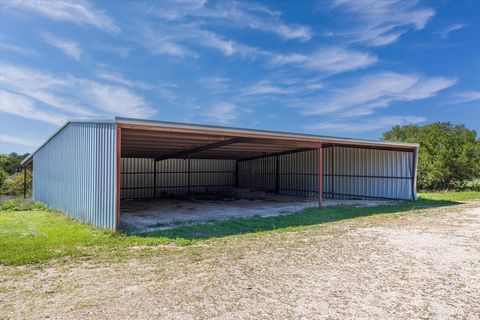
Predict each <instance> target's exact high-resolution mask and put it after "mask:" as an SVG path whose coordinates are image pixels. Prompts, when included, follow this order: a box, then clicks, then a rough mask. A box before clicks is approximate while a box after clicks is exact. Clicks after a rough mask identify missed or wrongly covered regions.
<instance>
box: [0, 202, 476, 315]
mask: <svg viewBox="0 0 480 320" xmlns="http://www.w3.org/2000/svg"><path fill="white" fill-rule="evenodd" d="M0 286H1V287H0V318H5V319H29V318H35V319H45V318H50V319H82V318H89V319H92V318H95V319H152V318H157V319H324V318H333V319H345V318H347V319H351V318H356V319H372V318H374V319H411V318H416V319H450V318H456V319H479V315H480V202H478V201H477V202H470V203H467V204H462V205H457V206H451V207H442V208H436V209H426V210H422V211H416V212H407V213H401V214H391V215H382V216H372V217H366V218H359V219H352V220H347V221H342V222H337V223H331V224H325V225H323V226H313V227H308V228H305V229H302V230H293V231H288V232H269V233H260V234H253V235H243V236H236V237H229V238H224V239H221V240H212V241H206V242H200V243H198V244H194V245H191V246H186V247H177V246H166V247H161V248H156V249H150V250H149V249H148V248H134V249H132V252H131V255H130V258H128V259H127V260H121V261H117V262H114V261H111V260H110V259H98V258H95V259H94V258H90V259H71V260H66V261H65V260H62V261H50V262H48V263H46V264H41V265H32V266H23V267H0Z"/></svg>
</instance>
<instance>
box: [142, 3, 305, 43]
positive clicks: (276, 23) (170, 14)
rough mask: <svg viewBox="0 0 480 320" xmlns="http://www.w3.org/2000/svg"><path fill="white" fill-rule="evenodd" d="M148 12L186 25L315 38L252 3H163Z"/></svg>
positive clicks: (285, 37)
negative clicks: (187, 22)
mask: <svg viewBox="0 0 480 320" xmlns="http://www.w3.org/2000/svg"><path fill="white" fill-rule="evenodd" d="M149 11H150V12H151V13H153V14H155V15H157V16H159V17H162V18H164V19H165V20H168V21H179V22H183V21H184V20H185V19H186V18H188V19H189V20H192V19H194V20H196V21H198V22H200V23H202V24H215V25H219V24H220V25H228V26H230V27H237V28H248V29H254V30H259V31H264V32H269V33H274V34H277V35H278V36H280V37H282V38H284V39H287V40H288V39H298V40H301V41H307V40H309V39H310V38H311V37H312V31H311V29H310V28H309V27H307V26H301V25H292V24H287V23H285V22H283V21H282V20H281V13H280V12H278V11H274V10H271V9H270V8H268V7H267V6H264V5H260V4H256V3H252V2H221V1H218V2H211V3H208V4H207V1H163V2H162V3H161V5H158V6H154V7H151V8H150V10H149Z"/></svg>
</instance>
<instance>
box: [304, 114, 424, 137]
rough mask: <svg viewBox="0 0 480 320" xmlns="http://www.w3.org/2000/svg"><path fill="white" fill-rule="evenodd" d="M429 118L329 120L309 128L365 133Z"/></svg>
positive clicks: (394, 117)
mask: <svg viewBox="0 0 480 320" xmlns="http://www.w3.org/2000/svg"><path fill="white" fill-rule="evenodd" d="M426 120H427V119H425V118H422V117H415V116H386V117H379V118H376V119H370V120H363V121H359V120H355V121H352V122H342V121H329V122H322V123H318V124H314V125H311V126H308V129H310V130H315V131H322V132H335V133H341V134H343V133H349V134H352V133H364V132H371V131H376V130H381V129H389V128H391V127H393V126H396V125H407V124H417V123H421V122H425V121H426Z"/></svg>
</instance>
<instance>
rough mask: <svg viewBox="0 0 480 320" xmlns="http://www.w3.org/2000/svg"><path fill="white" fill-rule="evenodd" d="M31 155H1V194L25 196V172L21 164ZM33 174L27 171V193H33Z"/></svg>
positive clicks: (13, 153)
mask: <svg viewBox="0 0 480 320" xmlns="http://www.w3.org/2000/svg"><path fill="white" fill-rule="evenodd" d="M28 155H29V154H28V153H26V154H17V153H15V152H12V153H10V154H0V194H2V195H21V194H23V180H24V177H23V172H21V167H20V163H21V162H22V160H23V159H25V158H26V157H27V156H28ZM31 182H32V173H31V170H27V186H28V190H27V192H28V193H29V194H30V193H31V184H32V183H31Z"/></svg>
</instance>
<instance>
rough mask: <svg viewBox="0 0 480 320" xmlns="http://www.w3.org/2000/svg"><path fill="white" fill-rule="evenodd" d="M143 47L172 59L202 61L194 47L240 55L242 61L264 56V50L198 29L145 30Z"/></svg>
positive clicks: (192, 27)
mask: <svg viewBox="0 0 480 320" xmlns="http://www.w3.org/2000/svg"><path fill="white" fill-rule="evenodd" d="M141 30H142V32H141V33H142V35H143V41H142V45H144V46H145V47H147V49H149V50H150V51H151V52H152V53H153V54H155V55H169V56H173V57H179V58H194V59H196V58H198V54H197V53H196V52H195V51H194V47H206V48H212V49H215V50H217V51H219V52H221V53H222V54H223V55H225V56H234V55H238V56H240V57H242V58H245V57H255V56H256V55H259V54H264V53H263V52H261V51H260V50H258V49H256V48H253V47H249V46H246V45H244V44H241V43H238V42H236V41H233V40H228V39H225V38H224V37H222V36H220V35H218V34H216V33H214V32H211V31H206V30H202V29H201V28H199V26H197V25H192V24H189V25H178V26H177V25H174V26H172V25H167V24H164V25H162V26H161V27H160V28H156V29H153V28H152V27H143V28H141Z"/></svg>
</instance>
